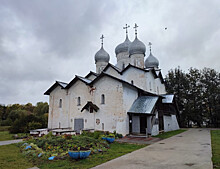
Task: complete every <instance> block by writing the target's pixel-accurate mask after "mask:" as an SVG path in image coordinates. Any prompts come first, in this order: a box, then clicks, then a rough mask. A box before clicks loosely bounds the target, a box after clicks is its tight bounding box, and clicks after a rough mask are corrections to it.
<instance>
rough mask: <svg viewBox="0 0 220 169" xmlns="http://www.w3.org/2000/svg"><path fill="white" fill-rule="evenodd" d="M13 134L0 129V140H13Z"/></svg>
mask: <svg viewBox="0 0 220 169" xmlns="http://www.w3.org/2000/svg"><path fill="white" fill-rule="evenodd" d="M12 136H13V134H10V133H9V132H8V131H0V141H5V140H13V137H12Z"/></svg>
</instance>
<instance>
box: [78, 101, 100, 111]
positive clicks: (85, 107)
mask: <svg viewBox="0 0 220 169" xmlns="http://www.w3.org/2000/svg"><path fill="white" fill-rule="evenodd" d="M84 109H86V110H88V111H89V110H90V112H91V109H92V110H95V111H96V112H97V111H98V110H99V107H98V106H96V105H95V104H93V103H92V102H91V101H88V102H87V103H86V105H85V106H84V107H83V108H82V110H81V112H82V111H83V110H84Z"/></svg>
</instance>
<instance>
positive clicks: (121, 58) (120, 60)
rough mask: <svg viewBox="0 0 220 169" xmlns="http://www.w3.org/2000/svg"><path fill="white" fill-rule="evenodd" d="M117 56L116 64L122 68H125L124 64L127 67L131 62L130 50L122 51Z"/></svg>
mask: <svg viewBox="0 0 220 169" xmlns="http://www.w3.org/2000/svg"><path fill="white" fill-rule="evenodd" d="M116 57H117V64H116V65H115V66H117V67H118V68H120V69H123V64H124V67H127V66H128V64H129V63H130V57H129V54H128V52H121V53H119V54H118V55H117V56H116Z"/></svg>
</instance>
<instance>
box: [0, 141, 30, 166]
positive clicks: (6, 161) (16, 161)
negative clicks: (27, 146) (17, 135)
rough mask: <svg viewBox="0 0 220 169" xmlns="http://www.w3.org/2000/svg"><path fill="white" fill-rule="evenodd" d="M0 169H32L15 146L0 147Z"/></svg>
mask: <svg viewBox="0 0 220 169" xmlns="http://www.w3.org/2000/svg"><path fill="white" fill-rule="evenodd" d="M0 152H1V153H0V168H1V169H18V168H19V169H27V168H30V167H33V164H31V163H30V162H28V160H27V159H26V158H24V156H23V155H22V154H21V153H20V149H19V148H18V147H17V146H16V145H15V144H10V145H5V146H0Z"/></svg>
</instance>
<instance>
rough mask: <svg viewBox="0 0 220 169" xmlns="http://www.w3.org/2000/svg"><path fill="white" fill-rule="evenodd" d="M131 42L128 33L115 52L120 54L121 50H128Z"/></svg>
mask: <svg viewBox="0 0 220 169" xmlns="http://www.w3.org/2000/svg"><path fill="white" fill-rule="evenodd" d="M130 44H131V41H130V40H129V39H128V35H126V39H125V41H124V42H123V43H121V44H119V45H118V46H117V47H116V48H115V54H116V55H117V54H119V53H121V52H128V48H129V45H130Z"/></svg>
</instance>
